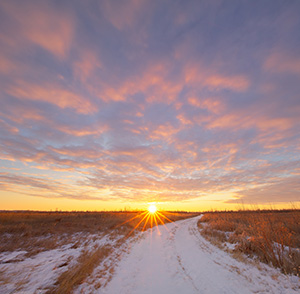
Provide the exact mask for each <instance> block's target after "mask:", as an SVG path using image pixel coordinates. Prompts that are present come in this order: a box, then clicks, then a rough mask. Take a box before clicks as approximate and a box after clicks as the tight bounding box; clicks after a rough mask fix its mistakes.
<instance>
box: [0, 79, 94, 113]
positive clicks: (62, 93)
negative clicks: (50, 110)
mask: <svg viewBox="0 0 300 294" xmlns="http://www.w3.org/2000/svg"><path fill="white" fill-rule="evenodd" d="M6 92H7V93H8V94H10V95H12V96H15V97H17V98H22V99H26V100H32V101H42V102H47V103H51V104H54V105H56V106H58V107H59V108H62V109H65V108H71V109H74V110H76V112H78V113H84V114H88V113H93V112H95V111H96V110H97V108H96V106H95V105H94V104H93V103H92V102H91V101H90V100H88V99H87V98H86V97H82V96H79V95H78V94H76V93H74V92H72V91H70V90H67V89H64V88H62V87H60V86H58V85H54V84H46V85H36V84H30V83H25V82H21V81H20V82H18V83H17V85H16V86H11V87H9V88H8V89H7V90H6Z"/></svg>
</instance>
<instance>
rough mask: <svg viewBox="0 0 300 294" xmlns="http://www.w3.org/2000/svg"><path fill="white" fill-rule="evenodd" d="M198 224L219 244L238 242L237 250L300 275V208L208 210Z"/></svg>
mask: <svg viewBox="0 0 300 294" xmlns="http://www.w3.org/2000/svg"><path fill="white" fill-rule="evenodd" d="M198 226H199V228H201V234H202V235H203V236H204V237H206V238H207V239H208V240H209V241H211V242H213V243H214V244H217V245H218V246H219V247H223V244H224V243H225V242H229V243H232V244H236V246H235V249H234V252H235V253H237V252H242V253H245V254H247V255H248V256H252V257H253V256H256V257H258V258H259V260H261V261H262V262H265V263H270V264H272V265H273V266H275V267H278V268H280V269H281V270H282V272H284V273H286V274H295V275H298V276H300V210H285V211H280V210H279V211H275V210H272V211H238V212H212V213H205V214H204V215H203V217H202V218H201V219H200V221H199V222H198Z"/></svg>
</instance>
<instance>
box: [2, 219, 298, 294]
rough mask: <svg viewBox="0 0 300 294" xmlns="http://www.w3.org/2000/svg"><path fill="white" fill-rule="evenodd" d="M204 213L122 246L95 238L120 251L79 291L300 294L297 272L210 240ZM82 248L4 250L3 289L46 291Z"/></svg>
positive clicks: (92, 245)
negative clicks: (239, 255) (26, 254)
mask: <svg viewBox="0 0 300 294" xmlns="http://www.w3.org/2000/svg"><path fill="white" fill-rule="evenodd" d="M199 217H201V216H198V217H194V218H190V219H185V220H181V221H177V222H174V223H169V224H166V225H165V226H159V227H155V228H153V229H152V230H151V229H150V230H147V231H145V232H137V233H136V234H135V235H134V236H132V237H131V238H129V239H127V241H125V242H123V243H122V245H120V246H115V245H114V244H117V241H116V240H114V239H113V238H108V237H107V236H104V237H102V238H101V239H97V241H93V239H92V238H91V239H90V243H89V245H88V246H89V248H90V249H91V250H93V249H92V248H95V247H96V246H95V245H97V246H102V245H103V244H108V243H109V244H111V245H112V246H113V248H115V250H114V251H113V252H112V254H110V255H109V256H108V257H107V258H106V259H105V260H103V261H102V262H101V263H100V264H99V265H98V266H97V267H95V269H94V270H93V272H92V273H91V274H90V275H89V276H88V277H87V278H86V279H85V280H84V282H83V283H81V284H80V285H79V286H78V287H76V289H74V293H77V294H78V293H104V294H105V293H107V294H114V293H122V294H126V293H128V294H135V293H137V294H144V293H145V294H147V293H156V294H167V293H172V294H173V293H185V294H189V293H209V294H213V293H286V294H292V293H299V292H298V291H299V290H300V280H299V278H298V277H296V276H289V275H284V274H282V273H280V271H279V270H278V269H274V268H271V267H269V266H268V265H265V264H262V263H260V262H258V261H257V262H254V261H250V260H249V261H248V262H245V261H239V260H237V259H236V258H233V257H232V256H230V254H229V253H228V252H225V251H223V250H221V249H219V248H217V247H215V246H214V245H212V244H211V243H209V242H208V241H207V240H205V239H204V238H203V237H202V236H201V235H200V233H199V229H198V227H197V222H198V220H199ZM94 240H95V238H94ZM96 243H97V244H96ZM79 253H80V251H79V250H78V249H76V248H72V246H71V245H69V246H66V247H65V248H60V249H55V250H49V251H46V252H41V253H40V254H38V255H36V256H34V258H27V259H23V258H22V252H12V253H10V254H2V255H1V256H0V272H2V273H5V274H3V277H6V280H5V279H4V278H2V281H1V283H0V293H46V292H47V291H49V287H50V288H51V284H54V283H55V280H56V278H57V277H58V276H59V275H60V274H61V272H63V271H64V270H66V268H67V267H69V268H70V267H72V263H75V262H76V257H78V255H79ZM10 261H13V262H10ZM47 289H48V290H47Z"/></svg>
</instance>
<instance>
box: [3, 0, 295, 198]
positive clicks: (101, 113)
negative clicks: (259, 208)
mask: <svg viewBox="0 0 300 294" xmlns="http://www.w3.org/2000/svg"><path fill="white" fill-rule="evenodd" d="M171 4H172V5H171ZM223 5H225V2H224V3H223V1H221V2H219V1H217V2H214V1H213V2H211V1H207V2H203V3H199V2H197V1H194V2H193V1H189V2H188V3H184V5H183V3H181V2H180V1H179V2H176V3H175V4H174V3H171V2H169V1H167V2H165V3H163V4H162V3H161V2H159V1H151V2H149V1H148V2H145V1H135V0H133V1H129V2H128V3H126V5H125V4H124V3H123V2H122V1H121V2H119V1H100V2H99V3H98V2H97V3H96V2H93V1H88V2H84V3H79V2H74V3H72V6H71V5H70V4H69V3H68V2H67V1H60V2H59V3H58V2H57V3H54V2H49V1H26V3H25V2H24V3H23V2H22V3H17V1H8V2H3V3H1V9H2V11H3V13H2V14H1V18H0V24H1V28H3V30H2V32H1V34H0V45H1V46H0V65H1V66H0V86H1V88H2V93H1V99H0V126H1V128H0V137H1V140H0V157H1V159H2V160H1V166H2V167H3V168H5V171H7V169H9V171H10V172H11V173H3V174H2V176H1V179H2V185H1V189H4V190H6V191H8V190H10V191H16V192H17V193H20V194H24V195H31V196H36V197H55V198H56V197H65V198H69V199H91V200H94V199H102V200H103V199H108V200H109V199H110V200H112V201H151V200H153V199H155V200H156V201H186V200H191V199H194V200H195V201H196V199H198V200H199V201H201V197H202V199H203V197H210V196H209V195H213V194H214V193H220V194H222V195H224V197H223V200H222V201H228V202H227V203H236V201H240V200H239V199H243V200H244V201H246V202H250V201H251V199H252V200H253V201H254V200H255V201H257V202H259V203H266V202H268V201H272V197H273V199H274V201H280V200H282V201H283V202H284V201H285V202H288V201H294V200H295V199H296V198H297V197H298V192H297V189H298V188H297V187H298V186H297V185H296V181H297V179H298V178H299V166H298V160H299V145H300V137H299V110H300V104H299V91H300V88H299V85H300V84H299V78H298V77H299V70H298V68H299V66H298V63H299V62H298V61H299V60H298V59H299V58H298V53H297V50H296V48H298V47H297V46H296V45H298V44H297V42H296V41H295V40H294V39H295V38H294V36H295V32H298V31H299V28H300V23H299V21H298V19H297V18H295V13H294V12H293V11H296V9H294V8H295V6H289V5H282V4H280V3H279V2H278V3H277V2H276V3H275V4H273V3H272V5H271V2H270V3H269V4H264V5H266V6H264V5H260V4H258V7H259V8H260V9H254V6H252V4H251V3H250V2H249V3H246V2H245V3H243V4H241V5H240V6H239V8H238V13H237V11H236V8H235V7H233V6H232V5H230V4H228V5H227V3H226V9H225V10H224V9H223V8H224V7H225V6H224V7H223ZM269 5H270V6H269ZM271 6H272V9H270V7H271ZM296 6H297V5H296ZM256 7H257V6H256ZM221 8H222V9H221ZM292 8H293V9H292ZM290 14H292V15H293V21H290V22H286V23H285V26H284V29H283V26H282V21H284V19H285V17H286V16H287V15H290ZM283 31H286V33H285V34H283ZM274 32H276V33H274ZM278 48H282V49H278ZM10 168H11V169H10ZM12 168H18V169H17V170H14V169H12ZM49 174H50V175H51V177H50V176H49ZM280 184H282V186H286V187H288V188H287V189H288V192H287V193H286V194H285V195H286V196H282V198H280V197H281V196H280V194H279V193H276V189H278V191H281V192H282V193H283V190H282V189H281V186H280ZM262 188H264V190H261V189H262ZM264 193H265V196H264ZM232 195H235V196H236V198H234V199H233V196H232ZM256 195H259V196H260V197H261V198H258V197H257V196H256ZM272 195H273V196H272ZM282 195H283V194H282ZM224 199H225V200H224ZM220 201H221V200H220Z"/></svg>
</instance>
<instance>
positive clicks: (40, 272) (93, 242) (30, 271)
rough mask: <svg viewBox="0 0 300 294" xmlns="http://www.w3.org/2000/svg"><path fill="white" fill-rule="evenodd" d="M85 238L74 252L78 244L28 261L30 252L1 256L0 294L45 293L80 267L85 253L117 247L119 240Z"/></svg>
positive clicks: (45, 253)
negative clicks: (79, 259)
mask: <svg viewBox="0 0 300 294" xmlns="http://www.w3.org/2000/svg"><path fill="white" fill-rule="evenodd" d="M77 237H78V238H79V239H80V238H82V237H83V236H81V235H80V234H77ZM85 238H87V239H86V242H84V243H85V244H84V245H82V246H79V247H77V246H76V248H74V246H73V245H74V243H69V244H67V245H64V246H61V247H60V248H58V249H53V250H48V251H44V252H41V253H39V254H37V255H35V256H33V257H31V258H26V259H25V257H24V256H25V254H26V253H27V252H26V251H14V252H5V253H2V254H0V275H1V274H2V277H0V293H20V294H21V293H22V294H27V293H28V294H32V293H39V294H42V293H45V292H47V289H48V288H49V287H50V286H52V285H54V284H55V282H56V279H57V278H58V277H59V275H60V274H62V273H63V272H64V271H66V270H67V269H68V268H70V267H72V266H73V265H74V264H76V262H77V258H78V256H79V255H80V254H81V251H82V250H83V249H85V250H92V249H93V248H95V246H101V245H104V244H113V243H114V242H115V240H116V239H109V236H108V235H106V236H104V237H102V236H101V235H89V237H87V236H85Z"/></svg>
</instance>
